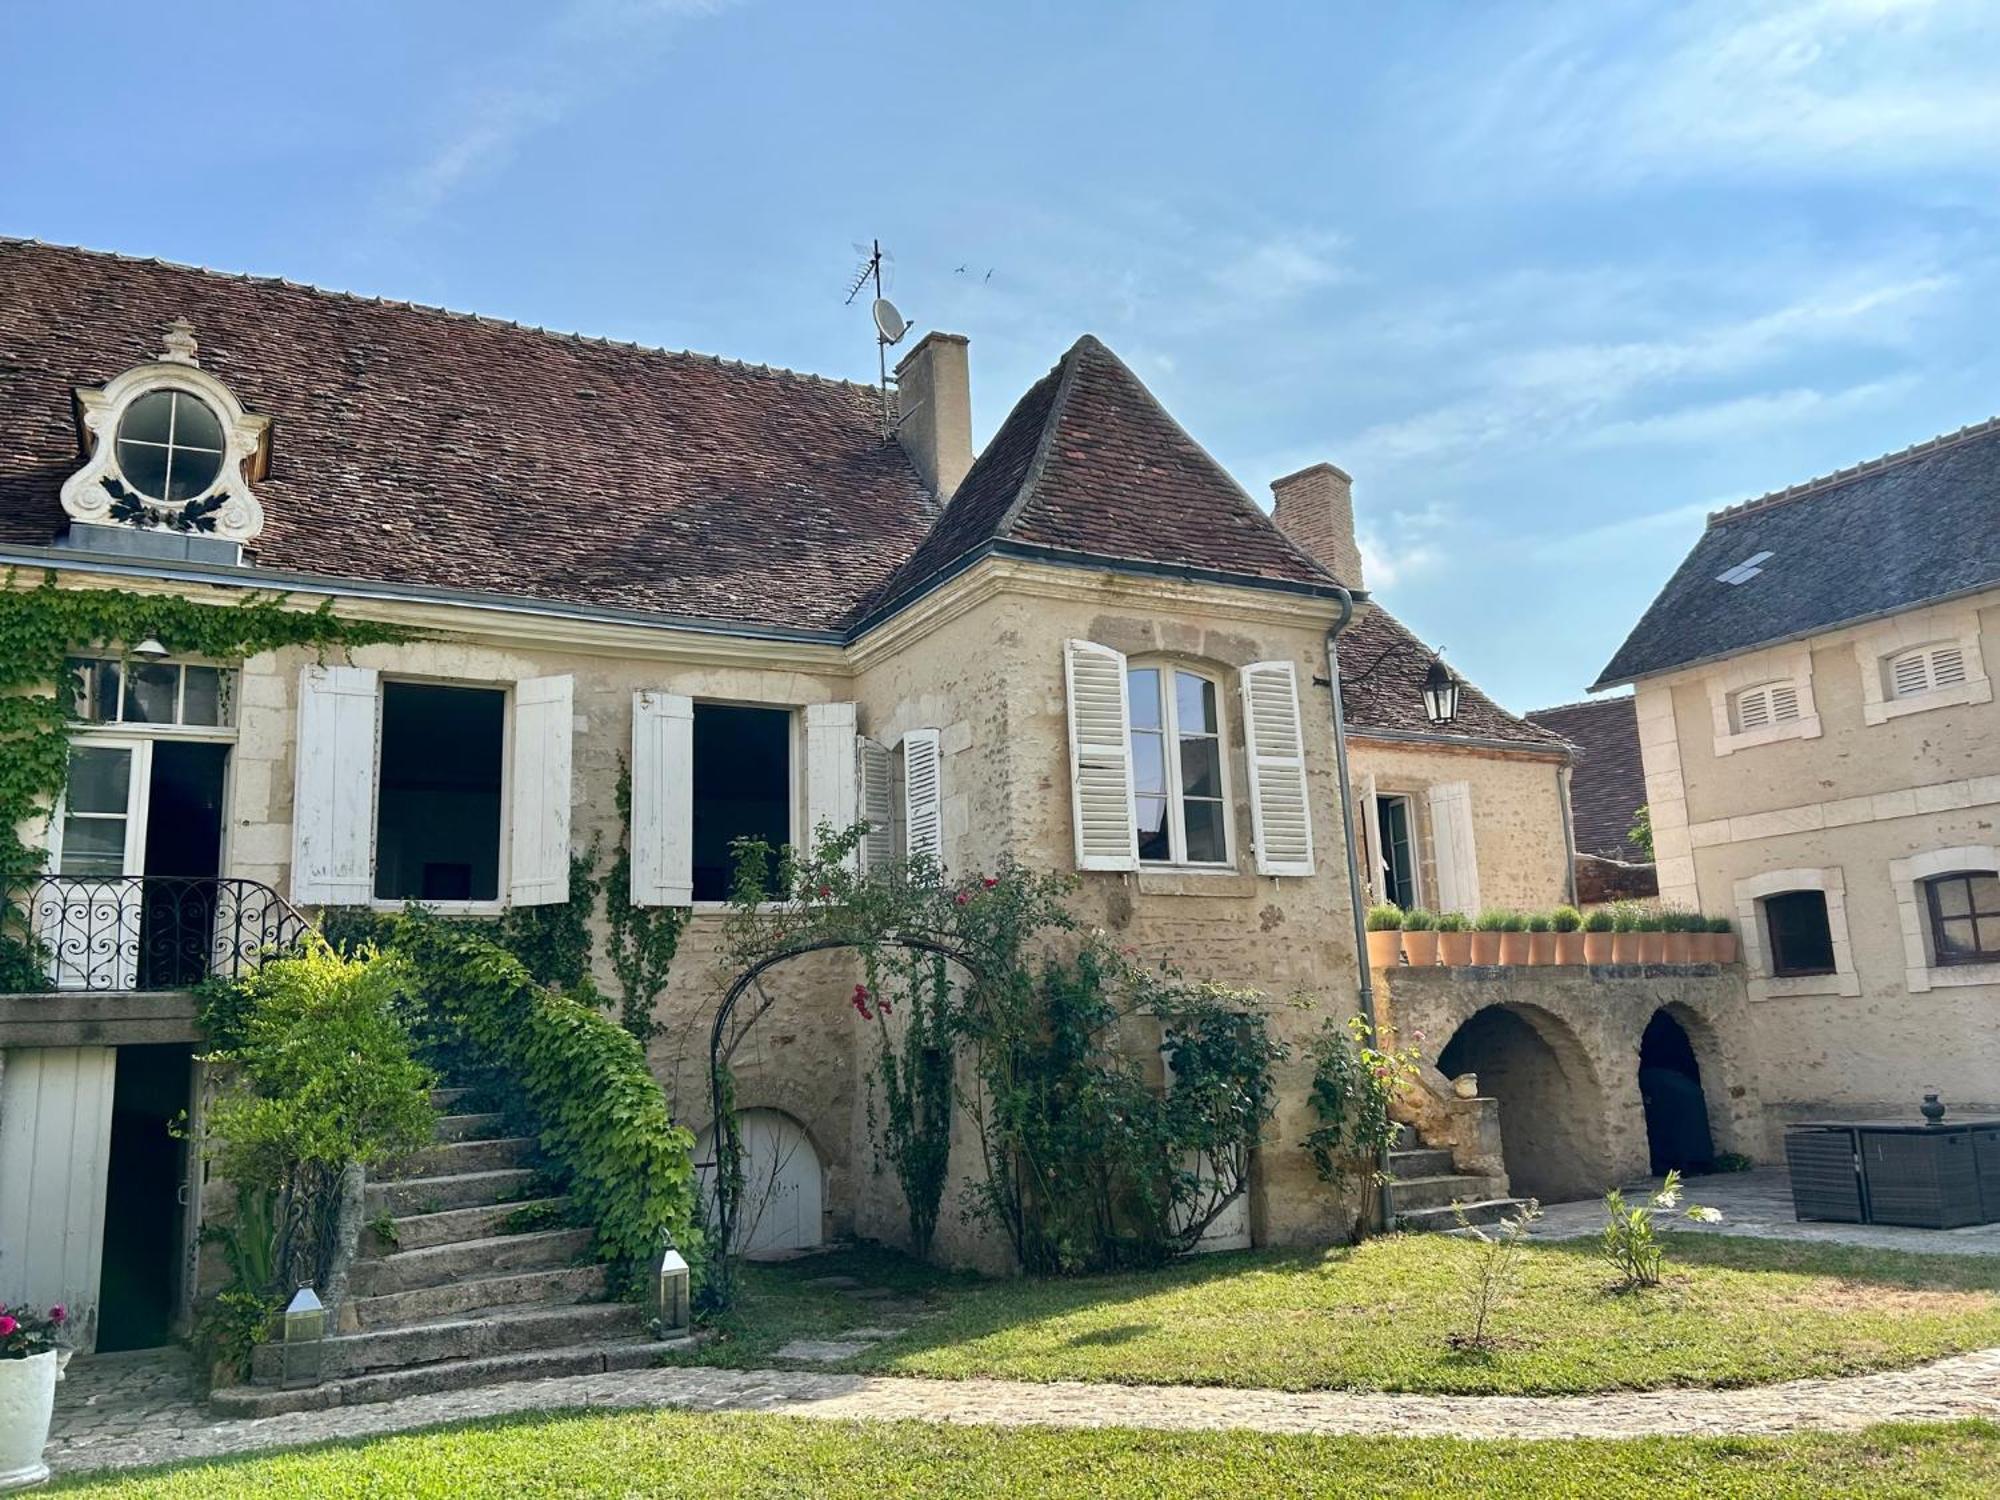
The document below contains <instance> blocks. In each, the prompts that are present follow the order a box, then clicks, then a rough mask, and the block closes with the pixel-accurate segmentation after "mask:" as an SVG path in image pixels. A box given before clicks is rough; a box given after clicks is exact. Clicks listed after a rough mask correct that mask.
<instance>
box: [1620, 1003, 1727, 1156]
mask: <svg viewBox="0 0 2000 1500" xmlns="http://www.w3.org/2000/svg"><path fill="white" fill-rule="evenodd" d="M1676 1012H1679V1013H1678V1014H1677V1013H1676ZM1690 1023H1692V1024H1693V1025H1695V1026H1697V1027H1698V1026H1699V1025H1700V1023H1699V1021H1698V1020H1697V1018H1696V1017H1694V1016H1693V1015H1692V1014H1691V1013H1688V1012H1687V1011H1685V1010H1684V1009H1683V1008H1682V1007H1678V1006H1672V1005H1663V1006H1661V1007H1659V1008H1658V1009H1657V1010H1655V1011H1654V1012H1653V1013H1652V1015H1651V1016H1649V1017H1648V1018H1647V1020H1646V1028H1645V1030H1644V1031H1643V1032H1642V1033H1641V1034H1640V1037H1639V1075H1638V1076H1639V1099H1640V1108H1641V1109H1642V1110H1643V1111H1644V1113H1645V1120H1646V1149H1647V1156H1648V1166H1649V1168H1650V1170H1651V1171H1652V1172H1653V1174H1654V1175H1655V1176H1660V1175H1663V1174H1665V1173H1666V1172H1669V1171H1673V1170H1679V1171H1682V1172H1705V1171H1707V1170H1709V1168H1711V1167H1712V1166H1713V1165H1714V1164H1715V1139H1714V1136H1713V1134H1712V1132H1711V1130H1710V1126H1709V1105H1708V1095H1707V1092H1706V1089H1705V1087H1704V1081H1703V1069H1702V1066H1701V1055H1700V1049H1699V1048H1697V1047H1696V1045H1695V1040H1694V1035H1693V1032H1692V1031H1691V1030H1690Z"/></svg>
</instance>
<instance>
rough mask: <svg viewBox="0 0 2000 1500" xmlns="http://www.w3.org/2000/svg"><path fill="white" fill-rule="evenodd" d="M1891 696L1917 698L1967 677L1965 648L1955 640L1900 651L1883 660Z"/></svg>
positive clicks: (1956, 683) (1950, 685)
mask: <svg viewBox="0 0 2000 1500" xmlns="http://www.w3.org/2000/svg"><path fill="white" fill-rule="evenodd" d="M1883 677H1884V679H1885V683H1884V685H1885V686H1886V687H1887V689H1888V693H1889V696H1890V697H1891V698H1915V697H1917V696H1919V695H1921V694H1923V693H1934V692H1936V691H1938V690H1939V689H1940V688H1948V687H1957V686H1958V685H1959V684H1960V683H1962V682H1964V681H1965V652H1964V650H1963V649H1962V648H1961V647H1960V646H1959V645H1958V644H1957V643H1956V642H1950V643H1947V644H1945V645H1941V646H1918V647H1916V648H1915V649H1914V650H1910V651H1899V652H1897V653H1896V655H1894V656H1892V657H1890V658H1889V659H1888V660H1887V661H1885V662H1884V663H1883Z"/></svg>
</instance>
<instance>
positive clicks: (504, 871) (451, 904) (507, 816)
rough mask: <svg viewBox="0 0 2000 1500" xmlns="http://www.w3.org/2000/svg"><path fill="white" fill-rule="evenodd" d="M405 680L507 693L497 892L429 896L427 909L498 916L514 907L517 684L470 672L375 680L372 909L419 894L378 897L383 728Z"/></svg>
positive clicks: (395, 907)
mask: <svg viewBox="0 0 2000 1500" xmlns="http://www.w3.org/2000/svg"><path fill="white" fill-rule="evenodd" d="M392 682H400V683H406V684H409V685H412V686H415V687H450V688H473V689H475V690H477V691H480V692H489V693H499V694H501V695H502V703H501V709H500V852H499V857H498V859H497V861H496V864H497V866H498V869H497V874H496V877H495V880H494V885H493V889H494V892H495V894H494V897H493V899H492V900H490V901H425V902H423V903H422V905H423V907H424V909H425V910H426V911H434V912H437V913H438V914H439V915H440V916H448V917H488V916H498V915H499V914H500V913H502V912H505V911H507V910H509V909H510V907H511V906H512V904H513V903H512V902H511V901H510V900H509V899H508V894H507V893H508V891H509V890H510V889H511V880H512V871H511V869H510V866H511V865H512V863H513V861H512V858H511V855H512V846H513V842H514V796H513V792H514V684H513V683H511V682H491V681H487V680H485V679H475V678H469V677H423V676H419V675H416V674H413V673H403V672H384V673H382V674H381V677H380V679H379V680H378V681H377V683H376V685H375V786H374V800H373V803H372V805H371V807H370V809H369V816H370V817H371V818H373V820H374V823H373V827H372V832H371V846H370V847H371V851H372V852H371V853H370V856H369V860H368V907H369V909H370V910H371V911H401V910H403V909H404V908H405V907H406V906H408V905H409V904H410V902H411V901H412V900H414V899H416V898H414V897H409V896H378V895H376V894H375V887H376V884H377V882H378V881H379V880H380V879H381V875H382V870H381V848H382V731H383V725H384V721H385V720H386V719H387V717H388V713H389V692H388V689H389V684H390V683H392Z"/></svg>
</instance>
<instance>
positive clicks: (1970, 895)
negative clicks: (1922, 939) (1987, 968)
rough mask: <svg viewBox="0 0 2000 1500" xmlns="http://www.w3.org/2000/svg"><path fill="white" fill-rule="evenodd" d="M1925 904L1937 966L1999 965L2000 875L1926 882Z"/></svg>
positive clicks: (1986, 873)
mask: <svg viewBox="0 0 2000 1500" xmlns="http://www.w3.org/2000/svg"><path fill="white" fill-rule="evenodd" d="M1924 900H1925V903H1926V905H1927V906H1928V907H1929V909H1930V919H1931V951H1932V953H1933V954H1935V955H1936V957H1935V962H1936V963H1938V964H1940V965H1944V964H1990V963H2000V875H1996V874H1994V873H1993V872H1991V871H1978V870H1972V871H1966V872H1965V873H1963V874H1957V875H1939V876H1936V877H1934V878H1932V879H1930V880H1926V881H1925V882H1924Z"/></svg>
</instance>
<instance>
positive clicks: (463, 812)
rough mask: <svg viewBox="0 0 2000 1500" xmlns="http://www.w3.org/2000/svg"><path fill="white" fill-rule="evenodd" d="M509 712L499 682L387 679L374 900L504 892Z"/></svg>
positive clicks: (487, 897) (491, 896)
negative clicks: (475, 684)
mask: <svg viewBox="0 0 2000 1500" xmlns="http://www.w3.org/2000/svg"><path fill="white" fill-rule="evenodd" d="M506 718H507V695H506V693H504V692H503V691H501V690H500V689H498V688H470V687H439V686H436V685H435V684H431V683H417V682H386V683H384V684H383V685H382V731H381V732H382V740H381V745H382V750H381V756H382V759H381V771H380V779H379V781H378V783H377V789H376V803H375V808H376V812H375V895H376V897H377V898H378V899H381V900H385V901H495V900H498V899H499V896H500V822H501V791H500V771H501V758H502V757H501V744H502V736H503V734H504V732H505V727H506Z"/></svg>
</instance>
